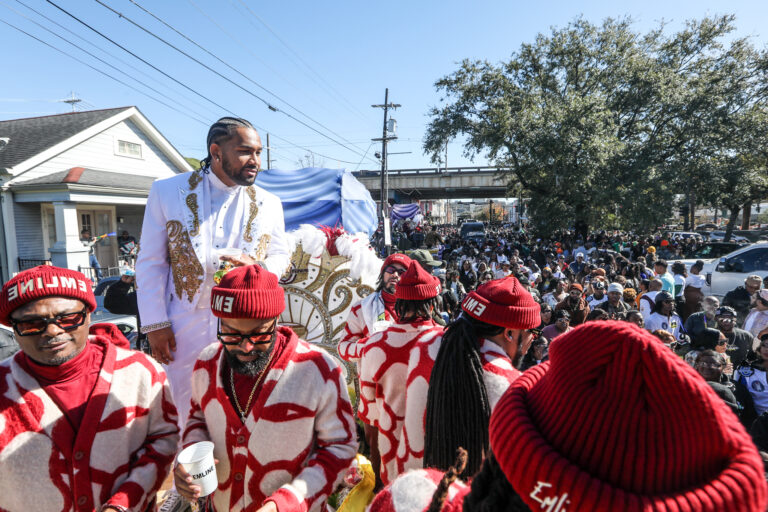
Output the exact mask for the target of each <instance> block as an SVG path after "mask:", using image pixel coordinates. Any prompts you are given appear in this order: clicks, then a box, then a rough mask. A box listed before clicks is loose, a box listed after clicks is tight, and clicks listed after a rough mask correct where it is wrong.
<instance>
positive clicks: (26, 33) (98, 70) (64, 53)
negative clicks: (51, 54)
mask: <svg viewBox="0 0 768 512" xmlns="http://www.w3.org/2000/svg"><path fill="white" fill-rule="evenodd" d="M0 23H3V24H5V25H8V26H9V27H11V28H12V29H14V30H18V31H19V32H21V33H22V34H24V35H26V36H28V37H31V38H32V39H34V40H35V41H37V42H39V43H42V44H44V45H45V46H47V47H49V48H52V49H54V50H56V51H57V52H59V53H61V54H63V55H66V56H67V57H69V58H70V59H73V60H75V61H77V62H79V63H80V64H82V65H84V66H87V67H89V68H91V69H92V70H94V71H96V72H97V73H100V74H102V75H104V76H106V77H108V78H111V79H112V80H114V81H115V82H117V83H119V84H122V85H124V86H125V87H128V88H129V89H131V90H133V91H136V92H138V93H140V94H143V95H144V96H146V97H148V98H150V99H152V100H154V101H157V102H158V103H160V104H162V105H165V106H166V107H168V108H170V109H172V110H176V109H175V108H173V107H172V106H170V105H167V104H166V103H164V102H162V101H160V100H158V99H157V98H153V97H152V96H150V95H149V94H147V93H145V92H144V91H140V90H138V89H136V88H135V87H133V86H131V85H130V84H127V83H125V82H123V81H122V80H120V79H119V78H116V77H114V76H112V75H110V74H109V73H107V72H105V71H102V70H100V69H98V68H96V67H94V66H91V65H90V64H88V63H87V62H85V61H83V60H80V59H78V58H77V57H75V56H74V55H70V54H68V53H67V52H65V51H64V50H61V49H59V48H57V47H55V46H53V45H52V44H50V43H47V42H46V41H43V40H42V39H40V38H38V37H36V36H34V35H32V34H30V33H29V32H27V31H25V30H22V29H20V28H19V27H17V26H15V25H12V24H10V23H8V22H7V21H5V20H2V19H0ZM176 111H177V112H178V110H176ZM179 113H181V114H183V112H179ZM195 121H197V119H195Z"/></svg>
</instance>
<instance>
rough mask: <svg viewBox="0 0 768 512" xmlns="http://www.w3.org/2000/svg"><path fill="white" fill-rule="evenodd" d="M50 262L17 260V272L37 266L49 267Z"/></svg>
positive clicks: (26, 259) (28, 259)
mask: <svg viewBox="0 0 768 512" xmlns="http://www.w3.org/2000/svg"><path fill="white" fill-rule="evenodd" d="M50 264H51V260H36V259H31V258H19V272H21V271H22V270H27V269H29V268H33V267H37V266H38V265H50Z"/></svg>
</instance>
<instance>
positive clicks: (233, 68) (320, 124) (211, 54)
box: [96, 0, 354, 145]
mask: <svg viewBox="0 0 768 512" xmlns="http://www.w3.org/2000/svg"><path fill="white" fill-rule="evenodd" d="M96 1H97V2H98V3H100V4H102V2H101V1H100V0H96ZM129 1H130V2H131V3H132V4H134V5H135V6H136V7H138V8H139V9H141V10H142V11H144V12H145V13H147V14H149V15H150V16H152V17H153V18H154V19H156V20H157V21H159V22H160V23H162V24H163V25H165V26H166V27H168V28H169V29H171V30H173V31H174V32H175V33H176V34H178V35H179V36H181V37H182V38H184V39H185V40H186V41H188V42H190V43H192V44H193V45H195V46H196V47H197V48H199V49H200V50H202V51H204V52H205V53H207V54H208V55H210V56H211V57H213V58H214V59H216V60H217V61H219V62H220V63H221V64H223V65H224V66H226V67H227V68H229V69H230V70H232V71H234V72H235V73H237V74H238V75H240V76H241V77H243V78H245V79H246V80H248V81H249V82H251V83H252V84H253V85H255V86H256V87H258V88H259V89H261V90H263V91H264V92H266V93H267V94H270V95H272V96H274V97H275V98H276V99H277V100H279V101H282V102H283V103H285V104H286V105H287V106H288V107H289V108H291V109H292V110H294V111H295V112H297V113H298V114H300V115H302V116H304V117H305V118H306V119H308V120H309V121H311V122H313V123H315V124H316V125H318V126H320V127H321V128H323V129H324V130H327V131H328V132H330V133H332V134H333V135H335V136H336V137H338V138H339V139H341V140H343V141H344V142H346V143H347V144H350V145H354V143H353V142H351V141H349V140H347V139H345V138H344V137H343V136H342V135H339V134H338V133H336V132H334V131H333V130H331V129H330V128H329V127H327V126H325V125H323V124H322V123H321V122H320V121H317V120H315V119H313V118H312V117H310V116H309V115H307V114H306V113H304V112H302V111H301V110H300V109H298V108H296V107H294V106H293V105H291V104H290V103H289V102H288V101H287V100H285V99H283V98H281V97H280V96H278V95H277V94H276V93H274V92H272V91H270V90H269V89H267V88H266V87H264V86H262V85H261V84H259V83H258V82H256V81H255V80H253V79H251V78H250V77H249V76H247V75H245V74H243V73H242V72H241V71H240V70H239V69H237V68H235V67H234V66H232V65H230V64H229V63H228V62H226V61H224V60H223V59H221V58H220V57H219V56H218V55H216V54H214V53H213V52H211V51H210V50H208V49H207V48H205V47H204V46H202V45H200V44H199V43H197V42H196V41H194V40H193V39H191V38H190V37H189V36H187V35H186V34H184V33H183V32H181V31H179V30H178V29H176V28H175V27H173V26H172V25H170V24H169V23H167V22H166V21H165V20H163V19H162V18H160V17H159V16H157V15H156V14H154V13H153V12H151V11H149V10H148V9H146V8H145V7H143V6H142V5H141V4H139V3H138V2H137V1H136V0H129ZM102 5H103V4H102ZM105 7H106V6H105ZM107 8H108V9H109V7H107ZM110 10H112V9H110ZM112 12H115V11H114V10H112ZM116 14H117V13H116ZM125 19H126V20H128V21H131V20H129V19H128V18H125ZM131 22H132V21H131ZM132 23H133V22H132ZM220 76H221V75H220ZM243 90H245V89H243ZM246 92H249V93H250V91H246ZM262 101H265V100H262ZM265 103H266V101H265ZM267 106H268V107H269V108H270V110H273V109H274V107H272V106H271V105H269V104H267ZM278 112H280V113H281V114H285V115H288V114H287V113H286V112H284V111H282V110H278ZM289 117H290V116H289ZM315 131H316V130H315ZM317 133H319V132H317ZM333 142H334V144H338V142H337V141H335V140H334V141H333Z"/></svg>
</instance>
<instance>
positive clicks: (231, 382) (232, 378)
mask: <svg viewBox="0 0 768 512" xmlns="http://www.w3.org/2000/svg"><path fill="white" fill-rule="evenodd" d="M273 343H274V342H273ZM274 354H275V347H272V352H271V353H270V354H269V359H267V365H266V366H265V367H264V369H263V370H261V373H260V374H259V378H258V379H256V383H255V384H254V385H253V389H251V394H250V395H249V396H248V402H247V403H246V404H245V410H243V408H242V407H240V401H239V400H238V399H237V391H235V373H234V372H233V371H232V366H230V367H229V387H230V388H231V389H232V398H234V402H235V407H237V412H238V413H239V414H240V419H241V420H242V421H243V423H245V417H246V415H247V414H248V410H249V409H250V408H251V401H252V400H253V395H254V394H255V393H256V388H258V387H259V384H261V380H262V379H263V378H264V376H265V375H266V374H267V370H268V369H269V364H270V363H271V362H272V356H273V355H274Z"/></svg>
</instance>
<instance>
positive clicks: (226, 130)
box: [200, 117, 255, 167]
mask: <svg viewBox="0 0 768 512" xmlns="http://www.w3.org/2000/svg"><path fill="white" fill-rule="evenodd" d="M237 128H250V129H252V130H255V128H254V127H253V125H252V124H251V123H250V122H248V121H246V120H245V119H242V118H240V117H222V118H221V119H219V120H218V121H216V122H215V123H213V124H212V125H211V127H210V128H209V129H208V137H207V138H206V140H205V148H206V151H208V155H207V156H206V157H205V158H204V159H203V160H202V161H201V162H200V166H201V167H207V166H208V165H210V164H211V144H221V143H222V142H226V141H227V140H229V138H230V137H231V136H232V132H234V131H235V130H236V129H237Z"/></svg>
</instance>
